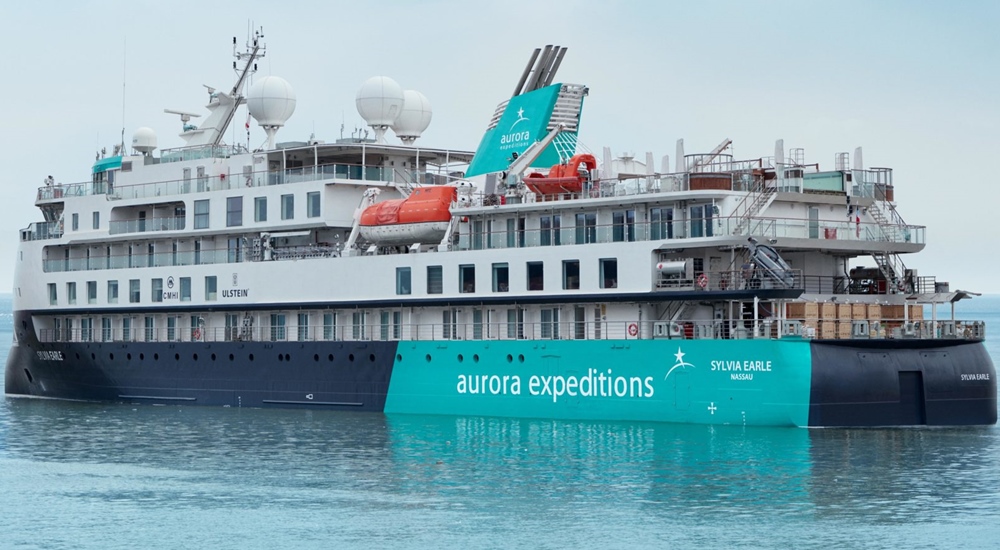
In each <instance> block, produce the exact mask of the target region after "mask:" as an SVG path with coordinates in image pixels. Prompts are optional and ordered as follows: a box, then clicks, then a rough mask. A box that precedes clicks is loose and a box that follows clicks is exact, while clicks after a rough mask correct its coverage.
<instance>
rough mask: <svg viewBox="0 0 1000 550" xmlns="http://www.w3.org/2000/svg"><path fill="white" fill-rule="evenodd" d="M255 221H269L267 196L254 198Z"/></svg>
mask: <svg viewBox="0 0 1000 550" xmlns="http://www.w3.org/2000/svg"><path fill="white" fill-rule="evenodd" d="M253 221H255V222H266V221H267V197H256V198H254V200H253Z"/></svg>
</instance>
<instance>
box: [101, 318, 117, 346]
mask: <svg viewBox="0 0 1000 550" xmlns="http://www.w3.org/2000/svg"><path fill="white" fill-rule="evenodd" d="M113 339H114V336H113V333H112V329H111V317H101V341H102V342H110V341H112V340H113Z"/></svg>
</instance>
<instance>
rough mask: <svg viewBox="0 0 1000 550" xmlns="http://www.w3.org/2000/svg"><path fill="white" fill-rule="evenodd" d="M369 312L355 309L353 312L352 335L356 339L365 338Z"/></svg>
mask: <svg viewBox="0 0 1000 550" xmlns="http://www.w3.org/2000/svg"><path fill="white" fill-rule="evenodd" d="M366 317H367V312H365V311H355V312H354V313H352V314H351V336H352V337H353V338H354V339H355V340H364V339H365V337H366V336H365V333H366V332H367V331H366V330H365V325H366V324H367V319H366Z"/></svg>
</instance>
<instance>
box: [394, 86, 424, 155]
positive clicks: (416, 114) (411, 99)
mask: <svg viewBox="0 0 1000 550" xmlns="http://www.w3.org/2000/svg"><path fill="white" fill-rule="evenodd" d="M432 115H433V111H432V110H431V102H430V101H428V100H427V96H425V95H424V94H422V93H420V92H418V91H416V90H405V91H404V92H403V110H402V111H400V112H399V117H398V118H396V122H395V124H393V125H392V131H393V132H396V136H398V137H399V139H401V140H403V143H407V144H409V143H413V141H414V140H415V139H417V138H418V137H420V134H422V133H423V131H424V130H426V129H427V127H428V126H430V124H431V116H432Z"/></svg>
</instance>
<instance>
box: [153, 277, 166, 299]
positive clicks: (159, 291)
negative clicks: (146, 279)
mask: <svg viewBox="0 0 1000 550" xmlns="http://www.w3.org/2000/svg"><path fill="white" fill-rule="evenodd" d="M150 290H152V294H150V297H151V298H152V300H153V301H154V302H162V301H163V279H153V286H152V288H151V289H150Z"/></svg>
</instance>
